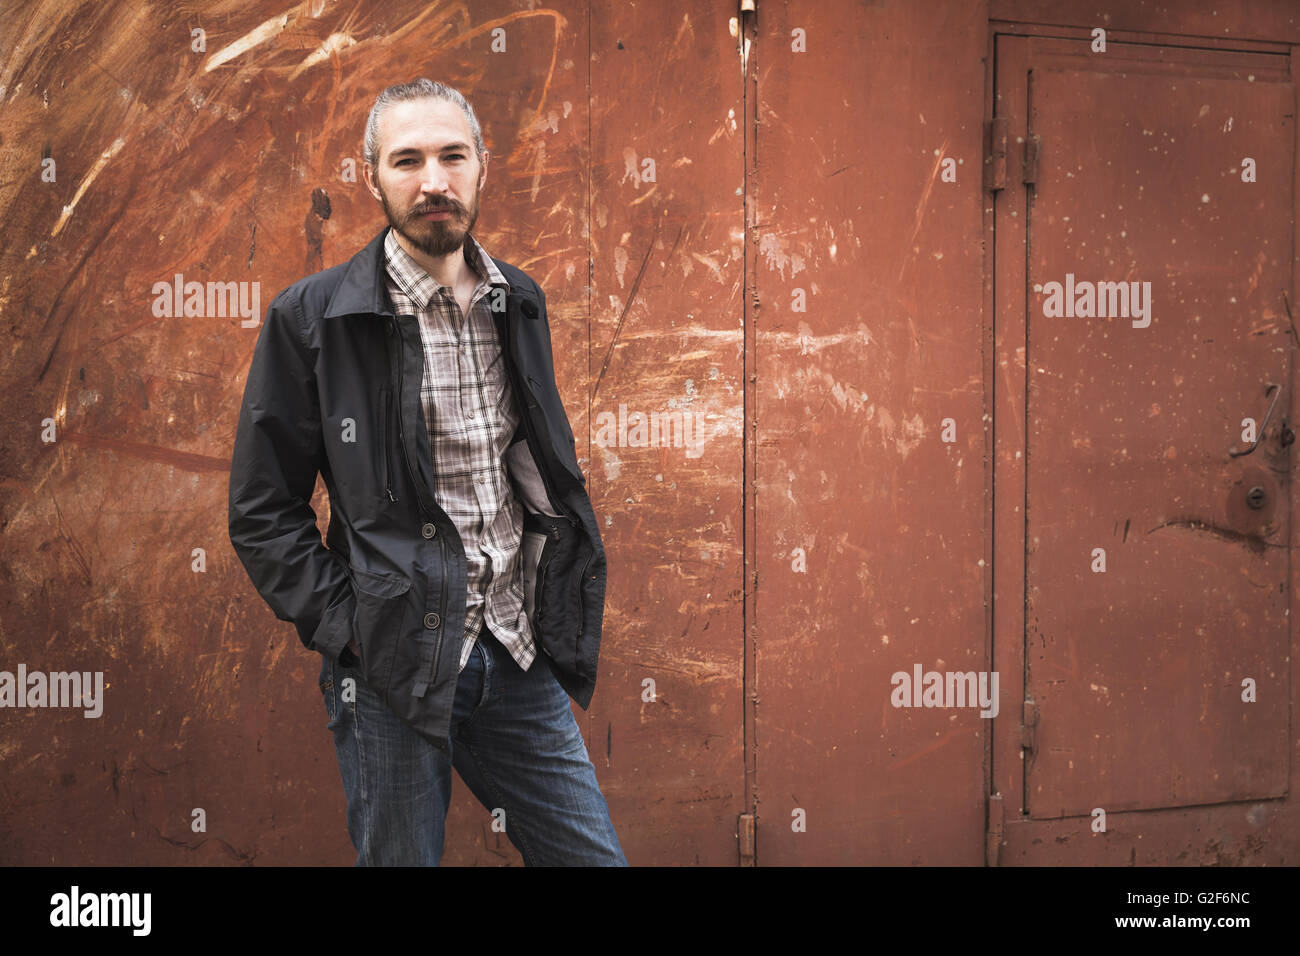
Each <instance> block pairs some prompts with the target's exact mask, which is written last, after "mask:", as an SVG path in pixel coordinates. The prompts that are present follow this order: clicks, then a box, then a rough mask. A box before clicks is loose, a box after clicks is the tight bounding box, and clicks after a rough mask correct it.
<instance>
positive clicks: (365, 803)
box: [352, 642, 373, 866]
mask: <svg viewBox="0 0 1300 956" xmlns="http://www.w3.org/2000/svg"><path fill="white" fill-rule="evenodd" d="M358 643H359V642H358ZM353 683H354V688H353V694H352V739H353V740H354V741H355V742H356V748H357V791H358V793H357V800H358V801H359V802H360V804H361V807H360V810H361V816H362V817H363V819H362V821H361V827H362V833H364V834H366V836H367V837H370V836H371V835H372V832H373V828H372V827H371V821H370V819H369V817H370V805H371V800H370V792H369V790H368V789H367V787H366V760H365V754H364V753H363V751H362V740H363V738H364V736H365V735H364V734H362V732H361V710H360V708H359V707H358V706H357V704H358V703H359V698H360V696H361V694H360V688H359V687H356V686H355V685H356V684H358V683H359V681H358V679H357V678H353ZM372 852H373V841H372V840H371V839H367V840H366V860H365V863H366V865H367V866H370V865H372V862H371V861H372Z"/></svg>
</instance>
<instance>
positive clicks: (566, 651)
mask: <svg viewBox="0 0 1300 956" xmlns="http://www.w3.org/2000/svg"><path fill="white" fill-rule="evenodd" d="M530 536H531V537H530ZM538 537H540V538H541V539H542V540H543V543H542V544H541V546H540V548H538V547H537V544H536V542H537V539H538ZM584 540H585V539H584V538H583V536H582V535H581V534H580V532H579V531H578V530H577V529H576V528H575V527H574V526H573V525H572V524H570V523H569V522H568V521H565V520H564V519H562V518H551V517H548V516H546V515H537V514H527V513H526V514H525V515H524V542H523V545H524V547H523V548H522V550H523V551H524V554H525V558H526V561H525V568H524V597H525V601H527V599H528V592H529V590H530V587H531V590H532V592H533V600H532V613H531V615H530V617H529V622H530V623H531V624H532V628H533V634H534V636H535V637H536V638H537V641H538V644H539V645H540V647H541V650H543V651H544V652H545V653H546V655H547V656H548V657H550V658H551V660H552V661H554V662H555V664H556V666H558V667H559V668H560V669H561V670H564V671H567V672H568V673H570V674H575V675H583V676H586V674H587V672H588V671H589V670H590V669H591V667H590V664H591V662H590V661H587V660H584V659H583V654H582V652H583V650H584V649H585V647H584V642H583V640H582V625H583V613H582V591H581V588H582V566H583V562H584V561H585V560H586V557H587V555H586V554H585V553H583V552H582V548H581V543H582V542H583V541H584ZM534 553H535V554H536V571H535V572H534V573H533V577H534V581H533V582H532V584H531V586H530V583H529V580H528V579H529V565H530V564H531V563H532V561H531V558H532V555H533V554H534Z"/></svg>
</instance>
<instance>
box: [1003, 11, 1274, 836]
mask: <svg viewBox="0 0 1300 956" xmlns="http://www.w3.org/2000/svg"><path fill="white" fill-rule="evenodd" d="M996 52H997V82H996V87H997V101H996V106H995V113H996V115H997V116H998V117H999V121H997V122H995V123H994V134H995V137H996V135H997V134H998V132H999V129H1000V121H1001V120H1005V124H1006V125H1005V130H1006V132H1007V134H1008V151H1007V156H1008V159H1009V160H1012V161H1014V160H1019V159H1021V158H1022V157H1023V159H1024V162H1023V164H1022V163H1019V162H1010V163H1009V168H1010V173H1011V175H1009V176H1008V177H1007V179H1008V181H1007V184H1006V188H1005V189H1004V190H1002V191H1000V192H997V193H996V196H997V198H996V200H995V204H996V212H995V232H996V269H995V280H996V286H997V293H996V310H995V318H994V323H995V336H996V338H997V344H998V361H999V365H998V367H997V368H996V369H995V378H1001V379H1002V381H1001V382H1000V383H999V384H997V385H995V386H994V391H995V395H996V406H995V407H996V415H995V434H996V438H995V441H996V447H997V457H996V465H995V473H994V493H995V504H994V509H995V515H996V520H997V522H998V529H999V532H998V534H999V536H998V539H997V544H998V545H1003V546H1005V547H1002V548H1000V549H998V550H997V551H996V552H995V554H996V555H997V557H996V559H995V594H996V597H995V614H996V618H995V621H996V623H995V658H996V659H995V665H1001V667H1003V668H1005V667H1006V666H1007V665H1008V663H1011V662H1016V659H1017V658H1018V657H1019V656H1020V654H1019V653H1014V652H1012V653H1008V651H1009V650H1010V648H1009V645H1008V644H1007V641H1016V640H1021V639H1022V640H1023V648H1017V649H1016V651H1022V652H1023V675H1022V676H1023V688H1024V699H1025V706H1024V710H1023V713H1020V712H1018V711H1019V708H1017V709H1016V711H1012V710H1011V709H1010V707H1009V706H1008V707H1007V708H1006V713H1005V716H1004V718H1003V720H1002V721H1001V723H1002V724H1003V727H1002V728H1000V733H1001V734H1003V735H1007V734H1012V733H1014V734H1015V735H1016V736H1017V738H1018V739H1019V741H1020V745H1021V746H1022V747H1023V754H1024V774H1023V787H1024V792H1023V798H1024V801H1023V808H1024V810H1025V812H1027V813H1028V815H1029V816H1030V817H1033V818H1052V817H1063V816H1086V815H1089V814H1091V813H1092V812H1093V811H1094V809H1095V808H1098V807H1100V808H1104V809H1105V810H1106V811H1108V812H1109V811H1112V810H1133V809H1151V808H1158V807H1179V806H1192V805H1203V804H1215V803H1221V802H1226V801H1236V800H1247V799H1260V798H1267V797H1277V796H1281V795H1283V794H1284V793H1285V788H1286V782H1287V774H1288V764H1287V759H1288V758H1287V712H1288V704H1289V700H1290V687H1289V680H1288V672H1289V671H1288V663H1287V662H1288V655H1289V651H1288V648H1289V640H1290V638H1289V618H1288V610H1287V608H1288V601H1289V595H1288V593H1287V579H1288V574H1289V560H1290V558H1289V551H1288V549H1287V545H1286V542H1287V541H1288V540H1289V523H1290V511H1289V504H1288V503H1289V498H1290V488H1289V480H1288V475H1289V448H1288V447H1287V444H1288V442H1289V437H1290V435H1289V432H1288V431H1287V430H1286V429H1285V425H1286V422H1287V420H1288V418H1289V414H1290V410H1291V406H1292V395H1291V350H1292V348H1293V347H1294V345H1295V339H1294V338H1293V334H1294V333H1293V327H1292V325H1291V323H1290V322H1289V319H1288V312H1289V304H1288V303H1289V301H1293V299H1294V295H1293V292H1292V288H1291V278H1292V261H1293V249H1292V223H1291V210H1292V208H1293V198H1294V197H1293V193H1292V189H1293V162H1294V156H1293V146H1294V141H1295V132H1294V128H1293V122H1294V116H1293V113H1294V106H1293V104H1294V102H1295V98H1294V90H1293V87H1292V86H1291V83H1290V76H1289V69H1288V63H1287V58H1286V57H1285V56H1275V55H1264V54H1253V53H1249V54H1248V53H1238V52H1228V51H1221V50H1220V51H1215V50H1203V49H1178V48H1173V47H1163V46H1157V45H1145V44H1143V45H1138V44H1121V43H1111V44H1109V45H1108V48H1107V50H1106V52H1105V53H1104V54H1101V53H1098V52H1094V51H1093V50H1091V49H1090V44H1089V43H1088V42H1087V41H1082V40H1074V39H1049V38H1030V37H999V38H998V41H997V51H996ZM1022 147H1023V148H1022ZM1247 158H1249V160H1253V170H1254V181H1245V180H1249V179H1250V178H1251V175H1250V173H1249V172H1247V171H1248V170H1250V169H1251V168H1252V166H1251V163H1250V162H1249V161H1248V159H1247ZM1243 173H1244V174H1245V175H1243ZM1053 283H1056V284H1059V288H1058V287H1057V286H1055V285H1053ZM1125 293H1127V296H1128V301H1127V302H1125ZM1090 295H1091V296H1092V299H1093V301H1092V305H1091V307H1090V306H1089V302H1088V299H1089V296H1090ZM1270 407H1272V415H1271V417H1270V418H1268V421H1267V426H1266V427H1264V421H1265V418H1266V415H1267V412H1268V410H1269V408H1270ZM1245 419H1252V420H1253V422H1254V424H1255V427H1256V428H1257V429H1261V430H1260V431H1259V435H1258V442H1259V443H1258V446H1257V447H1256V448H1255V449H1254V450H1253V451H1252V452H1251V453H1250V454H1244V455H1243V454H1237V455H1234V454H1232V453H1231V452H1232V451H1241V450H1243V449H1246V448H1249V447H1250V446H1251V442H1249V441H1243V427H1244V426H1243V420H1245ZM1244 437H1247V438H1248V437H1250V436H1249V435H1248V434H1247V435H1245V436H1244ZM1234 446H1235V447H1234ZM1017 537H1019V542H1018V543H1019V544H1020V545H1022V546H1023V550H1022V552H1021V553H1022V554H1023V560H1020V559H1018V558H1017V557H1015V554H1014V552H1015V549H1016V547H1017ZM995 547H996V545H995ZM1018 585H1022V587H1023V590H1021V588H1020V587H1018ZM1021 595H1023V604H1022V605H1021V606H1022V607H1023V621H1022V622H1018V621H1017V620H1016V617H1017V614H1016V612H1014V611H1012V610H1011V609H1009V608H1008V607H1007V606H1005V604H1004V605H997V602H1008V601H1010V602H1016V601H1018V600H1019V599H1020V596H1021ZM1020 625H1022V626H1020ZM1017 635H1020V637H1017ZM1005 676H1009V675H1004V677H1005ZM1244 682H1253V684H1254V686H1255V700H1254V701H1253V702H1248V701H1246V700H1243V697H1244V696H1246V693H1245V691H1246V688H1245V686H1244ZM1018 683H1019V681H1018V680H1017V681H1014V682H1013V681H1010V680H1004V682H1003V687H1004V688H1009V687H1014V686H1016V684H1018ZM1018 718H1022V722H1023V724H1024V729H1023V732H1022V731H1021V729H1020V728H1017V727H1016V726H1015V722H1016V721H1017V719H1018ZM1002 739H1003V740H1006V739H1007V737H1005V736H1004V737H1002ZM1008 752H1010V751H1008V750H1007V749H1006V748H1003V749H1002V750H1000V753H1003V754H1006V753H1008Z"/></svg>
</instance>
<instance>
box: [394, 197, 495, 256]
mask: <svg viewBox="0 0 1300 956" xmlns="http://www.w3.org/2000/svg"><path fill="white" fill-rule="evenodd" d="M378 188H379V201H380V203H381V204H382V205H383V207H384V215H385V216H387V217H388V224H389V225H390V226H392V227H393V229H394V230H395V231H396V232H397V233H398V235H400V236H402V237H404V238H405V239H406V241H407V242H409V243H410V244H411V245H412V246H414V247H415V248H416V249H419V250H420V251H421V252H423V253H424V254H425V255H427V256H446V255H451V254H452V253H453V252H456V251H458V250H459V249H460V248H461V247H462V246H464V244H465V237H466V236H467V235H469V233H470V230H471V229H473V228H474V224H475V223H476V222H478V200H479V191H478V188H477V187H475V189H474V201H473V203H472V205H471V206H470V207H469V208H468V209H466V208H465V207H464V206H462V205H461V204H460V203H458V202H457V201H456V200H454V199H452V198H450V197H448V198H445V199H444V198H442V197H439V198H437V199H429V200H424V201H421V202H417V203H416V204H415V205H414V206H412V207H411V208H410V209H408V210H407V211H406V212H405V213H401V214H399V213H398V212H397V211H396V210H394V209H393V207H392V205H391V204H390V203H389V201H388V196H387V195H386V194H385V193H384V190H383V187H378ZM443 210H447V211H450V212H451V214H452V215H451V218H450V219H443V220H434V219H421V218H420V217H421V216H422V215H423V214H424V213H427V212H438V211H443Z"/></svg>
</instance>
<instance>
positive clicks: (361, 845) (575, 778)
mask: <svg viewBox="0 0 1300 956" xmlns="http://www.w3.org/2000/svg"><path fill="white" fill-rule="evenodd" d="M552 666H553V665H552V664H551V662H550V659H549V658H547V656H546V655H545V654H542V653H540V652H539V653H538V655H537V657H536V659H535V660H534V661H533V663H532V666H531V667H530V668H529V669H528V670H527V671H523V670H521V669H520V667H519V665H518V664H517V663H515V660H514V658H513V657H511V656H510V652H509V651H507V650H506V649H505V647H504V646H502V644H501V642H500V641H498V640H497V639H496V638H495V637H492V636H491V633H490V632H489V631H488V630H487V628H486V627H485V628H484V629H483V632H482V633H481V634H480V635H479V639H478V641H477V642H476V643H475V645H474V651H473V653H472V654H471V655H470V658H469V661H468V663H466V665H465V669H464V670H463V671H461V673H460V679H459V681H458V682H457V685H456V699H455V705H454V707H453V710H452V718H451V753H450V754H447V753H446V752H445V751H442V750H439V749H438V748H437V747H435V746H434V745H433V744H431V743H429V742H428V741H427V740H425V739H424V738H423V737H421V736H420V735H419V734H417V733H416V732H415V731H413V730H412V729H411V728H410V727H408V726H407V725H406V724H404V723H402V721H400V720H399V719H398V718H397V717H396V715H394V714H393V712H392V711H391V710H389V708H388V707H387V705H385V704H384V702H383V699H382V698H381V697H380V696H379V695H378V694H376V693H375V692H374V690H372V689H371V688H370V687H368V686H367V685H366V684H365V683H364V682H363V681H362V679H361V674H360V672H358V671H357V670H355V669H353V668H350V667H344V666H342V665H340V664H336V663H335V662H334V661H331V660H330V659H329V658H328V657H324V656H322V666H321V676H320V688H321V691H322V693H323V694H324V697H325V709H326V711H327V712H328V714H329V723H328V725H327V726H328V727H329V729H330V730H331V731H332V732H333V734H334V748H335V750H336V752H337V753H338V759H339V773H340V774H341V775H342V777H343V789H344V791H345V793H346V794H347V800H348V834H349V835H350V836H351V837H352V845H353V846H355V847H356V848H357V861H356V865H357V866H438V865H439V862H440V861H441V859H442V846H443V827H444V824H445V823H446V818H447V807H448V806H449V805H450V803H451V769H452V767H453V766H454V767H455V768H456V772H457V773H458V774H460V778H461V780H463V781H464V782H465V784H466V785H467V786H468V787H469V789H470V790H471V792H473V794H474V796H475V797H477V798H478V800H479V802H480V803H482V804H483V806H484V807H486V808H487V809H488V811H489V812H490V813H492V814H493V815H494V818H497V819H500V820H501V822H502V823H503V824H504V826H505V833H506V836H508V837H509V839H510V842H511V843H513V844H514V845H515V847H516V848H517V849H518V850H519V853H520V854H521V855H522V856H523V858H524V865H525V866H627V865H628V864H627V860H626V858H624V856H623V850H622V848H621V847H620V846H619V842H618V835H617V834H616V833H615V832H614V825H613V823H612V822H611V821H610V818H609V808H608V807H607V806H606V804H605V798H604V796H602V795H601V792H600V787H599V785H598V784H597V783H596V771H595V768H594V767H592V765H591V760H590V759H589V758H588V757H587V748H586V745H585V744H584V743H583V740H582V734H581V733H580V732H579V731H578V722H577V721H576V720H574V718H573V711H572V710H571V709H570V707H569V696H568V695H567V694H566V693H565V692H564V689H563V688H562V687H561V686H560V684H559V682H558V681H557V680H556V679H555V675H554V673H553V672H552V670H551V668H552ZM349 677H350V678H352V679H353V681H354V682H355V687H356V690H355V694H354V695H353V696H355V698H356V699H355V701H347V702H345V701H344V700H343V693H342V691H343V688H342V682H343V681H344V680H345V679H347V678H349Z"/></svg>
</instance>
